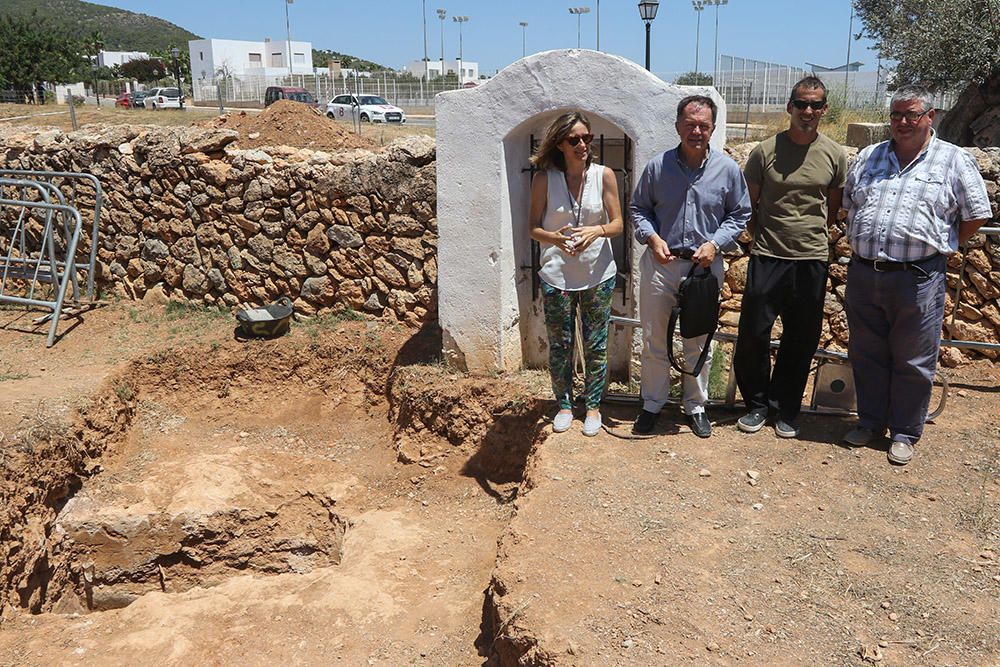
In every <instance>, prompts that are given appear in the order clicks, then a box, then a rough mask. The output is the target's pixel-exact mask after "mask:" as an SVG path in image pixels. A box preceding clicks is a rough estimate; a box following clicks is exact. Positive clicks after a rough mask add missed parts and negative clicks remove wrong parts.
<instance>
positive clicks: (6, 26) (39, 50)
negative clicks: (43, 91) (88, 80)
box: [0, 15, 89, 90]
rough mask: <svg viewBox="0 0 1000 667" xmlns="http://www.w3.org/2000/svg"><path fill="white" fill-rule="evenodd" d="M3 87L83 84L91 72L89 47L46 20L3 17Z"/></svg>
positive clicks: (0, 77) (0, 58)
mask: <svg viewBox="0 0 1000 667" xmlns="http://www.w3.org/2000/svg"><path fill="white" fill-rule="evenodd" d="M0 44H2V45H3V46H2V48H0V87H3V88H14V89H18V90H30V89H32V88H33V87H34V84H37V83H40V82H43V81H48V82H52V83H67V82H72V81H80V80H81V79H83V78H84V76H83V74H82V73H83V72H85V71H87V70H88V69H89V62H88V61H87V59H86V58H85V57H84V53H85V47H84V46H83V45H82V44H81V43H80V42H79V41H77V40H75V39H73V38H72V37H70V35H69V33H68V32H66V31H65V30H63V29H61V28H58V27H55V26H54V25H52V24H51V23H50V22H49V21H47V20H46V19H44V18H42V17H40V16H38V15H32V16H30V17H28V18H19V17H12V16H6V17H3V18H0Z"/></svg>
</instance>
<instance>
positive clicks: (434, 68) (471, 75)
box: [403, 60, 479, 83]
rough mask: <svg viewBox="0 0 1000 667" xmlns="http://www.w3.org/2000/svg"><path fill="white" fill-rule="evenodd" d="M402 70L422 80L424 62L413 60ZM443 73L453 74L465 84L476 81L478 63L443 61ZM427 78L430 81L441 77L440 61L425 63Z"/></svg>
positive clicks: (477, 77) (477, 78)
mask: <svg viewBox="0 0 1000 667" xmlns="http://www.w3.org/2000/svg"><path fill="white" fill-rule="evenodd" d="M403 69H404V70H405V71H406V72H409V73H410V74H412V75H413V76H415V77H417V78H418V79H419V78H423V76H424V61H423V60H414V61H413V62H411V63H410V64H409V65H407V66H406V67H405V68H403ZM444 72H445V74H454V75H456V76H458V78H459V80H460V81H461V82H462V83H465V82H466V81H478V80H479V63H476V62H472V61H471V60H445V61H444ZM427 76H428V77H429V78H431V79H436V78H437V77H439V76H441V61H440V60H429V61H427Z"/></svg>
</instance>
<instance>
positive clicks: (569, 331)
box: [542, 278, 615, 410]
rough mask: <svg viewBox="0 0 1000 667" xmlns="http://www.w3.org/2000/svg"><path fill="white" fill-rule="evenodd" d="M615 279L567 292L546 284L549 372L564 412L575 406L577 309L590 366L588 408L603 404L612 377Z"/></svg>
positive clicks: (586, 393)
mask: <svg viewBox="0 0 1000 667" xmlns="http://www.w3.org/2000/svg"><path fill="white" fill-rule="evenodd" d="M614 289H615V279H614V278H608V279H607V280H605V281H604V282H603V283H601V284H599V285H598V286H597V287H591V288H590V289H585V290H574V291H571V292H570V291H564V290H560V289H558V288H555V287H552V286H551V285H549V284H548V283H546V282H545V281H544V280H543V281H542V295H543V303H544V306H545V328H546V330H547V331H548V335H549V373H550V374H551V376H552V391H553V393H554V394H555V397H556V401H558V402H559V409H560V410H570V409H572V407H573V345H574V343H575V341H576V326H575V325H576V315H575V313H576V310H577V309H579V311H580V324H581V329H582V333H583V358H584V362H585V366H586V381H585V383H584V399H585V400H586V404H587V409H588V410H595V409H597V408H598V407H599V406H600V404H601V397H602V396H603V395H604V385H605V383H606V382H607V375H608V319H609V318H610V317H611V297H612V296H613V294H614Z"/></svg>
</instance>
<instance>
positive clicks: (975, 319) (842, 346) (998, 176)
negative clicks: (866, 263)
mask: <svg viewBox="0 0 1000 667" xmlns="http://www.w3.org/2000/svg"><path fill="white" fill-rule="evenodd" d="M756 145H757V144H756V143H749V144H740V145H738V146H733V147H731V148H727V151H728V152H729V153H730V155H732V157H733V159H735V160H736V161H737V162H739V163H740V165H741V166H742V165H743V164H745V162H746V159H747V156H748V155H749V154H750V151H751V150H752V149H753V147H754V146H756ZM845 150H846V151H847V153H848V159H849V161H850V162H851V163H853V161H854V159H855V158H856V157H857V152H858V150H857V149H856V148H850V147H848V148H845ZM967 150H968V151H969V153H971V154H972V156H973V157H974V158H975V159H976V162H977V164H978V165H979V171H980V173H981V174H982V175H983V178H984V180H985V181H986V190H987V192H988V193H989V197H990V202H991V204H992V206H993V221H992V222H989V223H987V224H988V225H992V226H997V225H998V224H1000V223H998V222H997V220H998V212H1000V148H986V149H979V148H969V149H967ZM845 227H846V225H845V222H844V221H843V220H842V221H841V222H840V223H839V224H838V225H837V226H836V227H835V228H834V230H833V232H832V234H831V237H830V249H831V258H832V261H831V264H830V274H829V279H828V282H827V294H826V303H825V305H824V314H825V317H824V321H823V333H822V336H821V338H820V345H821V346H822V347H826V348H829V349H834V350H846V349H847V341H848V338H849V331H848V329H847V314H846V313H845V312H844V296H845V294H846V289H847V287H846V283H847V263H848V261H849V260H850V257H851V248H850V246H849V245H848V242H847V238H846V236H845V232H846V229H845ZM748 261H749V258H748V257H745V256H744V257H733V258H730V260H729V266H728V270H727V272H726V282H725V285H723V288H722V292H723V299H724V301H723V303H722V311H723V313H722V322H723V325H724V330H726V331H730V332H733V333H735V332H736V326H737V323H738V322H739V310H740V302H741V300H742V299H743V289H744V287H745V286H746V267H747V262H748ZM959 271H962V272H963V274H964V276H965V278H964V281H963V285H964V286H963V288H962V292H961V298H960V299H959V307H958V310H957V312H955V307H954V300H953V297H954V295H955V288H956V287H957V286H958V276H959ZM953 313H954V318H953V317H952V314H953ZM778 331H780V322H779V329H778ZM942 335H943V336H945V337H947V336H949V335H951V337H953V338H954V339H956V340H969V341H979V342H989V343H996V342H1000V237H998V236H989V237H987V236H985V235H983V234H977V235H976V236H974V237H973V238H972V240H971V241H970V243H969V245H968V248H967V249H966V252H965V253H964V255H963V254H962V253H956V254H955V255H952V256H951V257H950V259H949V262H948V292H947V296H946V299H945V323H944V331H943V333H942ZM982 356H985V357H988V358H990V359H997V358H1000V353H997V352H996V351H995V350H978V351H972V350H964V351H960V350H958V349H956V348H951V347H945V348H942V350H941V362H942V363H943V364H944V365H946V366H957V365H959V364H960V363H962V362H963V361H964V360H966V359H969V358H975V357H982Z"/></svg>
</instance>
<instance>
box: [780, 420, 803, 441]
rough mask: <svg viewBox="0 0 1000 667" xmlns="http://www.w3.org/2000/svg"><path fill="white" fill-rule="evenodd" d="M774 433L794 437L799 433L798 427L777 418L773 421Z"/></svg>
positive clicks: (782, 436)
mask: <svg viewBox="0 0 1000 667" xmlns="http://www.w3.org/2000/svg"><path fill="white" fill-rule="evenodd" d="M774 434H775V435H776V436H778V437H779V438H795V437H798V435H799V427H798V426H796V425H795V424H792V423H791V422H786V421H785V420H784V419H781V418H778V419H776V420H775V422H774Z"/></svg>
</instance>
